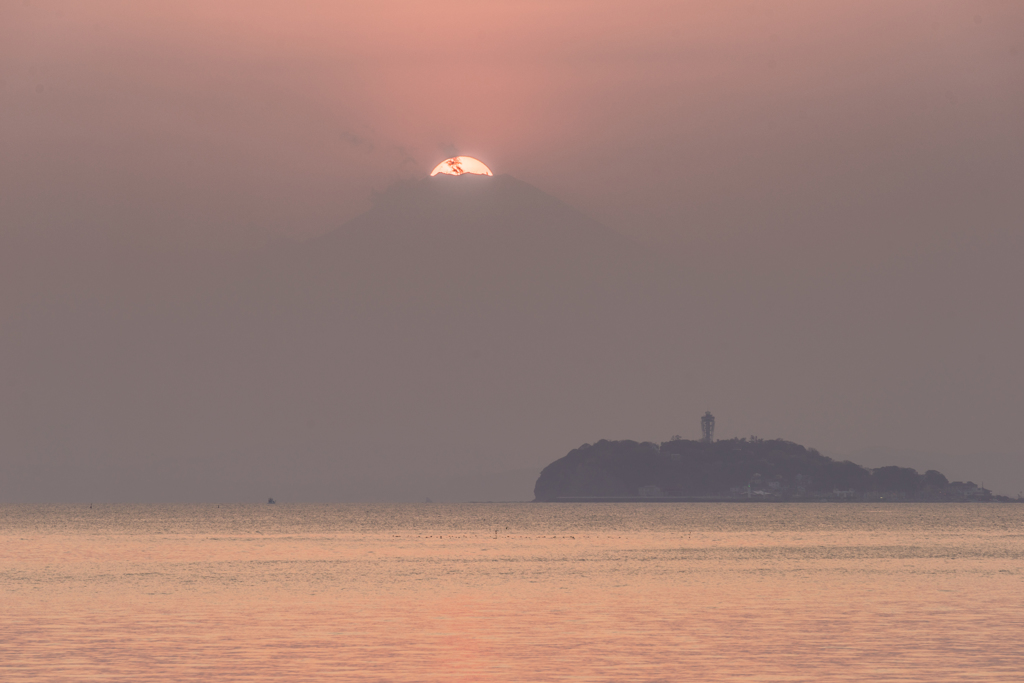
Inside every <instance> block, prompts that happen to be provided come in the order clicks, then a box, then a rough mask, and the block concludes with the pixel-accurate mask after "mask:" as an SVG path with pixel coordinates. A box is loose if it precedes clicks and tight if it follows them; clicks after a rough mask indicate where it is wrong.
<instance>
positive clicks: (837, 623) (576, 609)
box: [0, 504, 1024, 681]
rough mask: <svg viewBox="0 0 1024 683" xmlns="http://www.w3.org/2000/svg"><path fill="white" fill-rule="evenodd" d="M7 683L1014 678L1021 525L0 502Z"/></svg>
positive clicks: (588, 508)
mask: <svg viewBox="0 0 1024 683" xmlns="http://www.w3.org/2000/svg"><path fill="white" fill-rule="evenodd" d="M0 520H2V527H0V601H2V607H3V609H2V616H0V679H2V680H4V681H28V680H32V681H40V680H43V681H46V680H85V679H88V680H133V681H151V680H162V681H166V680H176V681H181V680H194V681H200V680H203V681H211V680H217V681H254V680H270V679H279V680H288V681H314V680H317V681H318V680H324V679H340V680H352V681H382V680H385V681H432V680H445V681H561V680H600V681H622V680H645V681H652V680H666V681H678V680H702V681H732V680H756V681H854V680H856V681H863V680H872V681H882V680H899V681H1011V680H1012V681H1019V680H1021V674H1020V672H1021V671H1024V655H1022V654H1021V647H1020V645H1019V641H1020V634H1021V633H1024V617H1022V611H1021V608H1022V607H1024V598H1022V596H1024V563H1022V561H1021V560H1022V559H1024V506H1017V505H994V504H993V505H941V504H935V505H931V504H915V505H898V504H897V505H868V504H831V505H830V504H823V505H818V504H798V505H775V504H763V505H730V504H611V505H600V504H566V505H559V504H510V505H501V504H480V505H405V506H361V505H352V506H340V505H339V506H328V505H273V506H270V505H262V506H223V507H217V506H130V505H124V506H97V507H95V508H92V509H90V508H89V507H85V506H0Z"/></svg>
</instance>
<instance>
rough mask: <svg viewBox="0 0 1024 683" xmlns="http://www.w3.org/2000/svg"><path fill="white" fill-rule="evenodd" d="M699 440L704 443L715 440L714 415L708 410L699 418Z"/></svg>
mask: <svg viewBox="0 0 1024 683" xmlns="http://www.w3.org/2000/svg"><path fill="white" fill-rule="evenodd" d="M700 440H701V441H703V442H704V443H711V442H712V441H714V440H715V416H714V415H712V414H711V411H710V410H707V411H705V412H704V417H702V418H701V419H700Z"/></svg>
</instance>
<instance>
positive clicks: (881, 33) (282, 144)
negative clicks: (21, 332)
mask: <svg viewBox="0 0 1024 683" xmlns="http://www.w3.org/2000/svg"><path fill="white" fill-rule="evenodd" d="M454 153H461V154H467V155H472V156H475V157H478V158H479V159H481V160H482V161H483V162H484V163H486V164H487V165H488V166H490V168H491V169H492V170H493V171H494V172H495V173H496V174H503V173H507V174H511V175H513V176H515V177H516V178H519V179H521V180H523V181H526V182H528V183H530V184H532V185H535V186H537V187H539V188H540V189H542V190H544V191H545V192H547V193H549V194H552V195H554V196H556V197H559V198H560V199H562V200H564V201H566V202H567V203H569V204H570V205H572V206H574V207H576V208H577V209H579V210H581V211H583V212H584V213H586V214H587V215H589V216H591V217H593V218H595V219H597V220H599V221H601V222H602V223H604V224H605V225H607V226H609V227H610V228H612V229H613V230H616V231H618V232H620V233H623V234H625V235H628V236H630V237H633V238H636V239H638V240H640V241H642V242H646V243H650V244H656V245H659V248H660V250H661V252H662V253H663V254H669V255H675V258H677V259H678V262H679V263H680V264H681V267H684V268H686V269H688V272H690V273H692V276H693V282H695V283H696V284H695V285H694V286H695V287H696V288H697V289H695V290H694V291H703V292H704V294H705V296H706V298H707V304H708V306H709V307H711V308H714V309H716V310H718V311H719V314H720V315H721V316H722V320H723V321H727V320H728V321H734V322H731V323H728V324H735V321H739V320H747V321H749V322H750V324H751V325H752V327H753V331H750V332H749V333H744V334H748V335H749V336H748V342H745V343H747V344H749V345H750V349H753V350H752V351H751V353H750V354H748V355H747V356H745V357H744V358H743V359H739V360H737V359H735V358H733V359H731V360H729V361H725V360H723V361H722V364H723V365H722V367H721V368H718V370H721V372H734V373H738V374H742V373H743V372H746V369H745V368H747V365H746V364H750V367H755V366H756V367H757V368H765V367H769V366H771V367H774V368H775V369H776V370H777V371H778V372H780V373H784V372H787V370H786V369H785V368H787V367H790V366H789V365H787V364H792V368H791V369H792V373H791V374H792V376H793V377H794V380H793V383H792V385H791V386H789V387H788V388H786V389H785V390H784V391H782V393H781V394H780V395H779V396H777V397H776V398H775V399H773V400H769V399H768V398H765V399H764V400H765V401H766V402H769V403H772V404H773V408H772V409H771V410H775V411H776V412H774V413H772V412H771V410H769V409H768V408H764V409H763V410H761V409H759V408H758V407H757V406H756V405H753V404H751V405H742V406H741V405H739V404H737V405H736V406H735V407H734V408H728V409H727V412H729V411H731V412H732V414H733V415H734V416H736V418H735V419H736V421H737V422H736V424H735V427H734V428H735V430H736V431H737V432H738V434H739V435H743V434H745V433H746V432H753V431H758V432H761V433H762V435H763V436H770V435H773V430H777V431H778V432H779V433H778V435H780V436H787V438H794V439H796V440H799V441H801V442H805V443H807V445H809V446H816V447H819V448H821V449H822V450H824V451H826V452H830V453H833V454H836V453H838V454H844V453H855V452H857V451H861V450H864V449H871V448H879V447H883V446H886V445H887V444H888V445H890V446H892V447H893V448H895V449H897V450H902V451H908V452H909V451H915V452H917V451H920V452H924V453H939V454H944V455H943V457H947V458H955V457H961V456H963V457H967V454H968V453H970V454H971V457H978V458H981V459H982V461H983V462H993V463H994V462H1011V461H1014V462H1015V461H1016V460H1019V459H1020V457H1021V450H1020V446H1019V437H1018V434H1017V431H1018V430H1017V424H1018V422H1019V416H1020V415H1021V411H1022V410H1024V393H1022V389H1021V387H1022V386H1024V361H1022V358H1021V354H1020V349H1021V348H1024V323H1022V322H1021V320H1022V316H1020V315H1019V312H1018V311H1019V308H1020V299H1021V295H1022V294H1024V275H1022V271H1024V269H1022V268H1021V267H1020V264H1021V262H1022V257H1024V236H1022V233H1024V231H1022V228H1021V226H1022V225H1024V192H1022V191H1021V187H1022V186H1024V5H1021V4H1020V3H1015V2H995V1H993V2H936V1H930V0H929V1H907V2H899V3H892V2H868V1H858V2H828V3H822V2H773V3H765V2H755V1H745V2H728V1H715V2H644V1H639V2H635V1H634V2H594V1H588V2H520V1H516V2H451V1H441V2H429V3H428V2H366V3H354V2H345V3H337V2H319V3H318V2H288V3H284V2H253V1H249V0H247V1H245V2H242V1H237V2H236V1H213V2H210V1H205V2H174V3H156V4H154V3H136V2H101V1H95V2H93V1H87V2H49V1H46V0H31V1H30V2H5V3H2V4H0V267H2V269H3V275H2V276H0V277H2V279H0V285H3V294H2V295H0V322H2V323H3V324H4V325H5V326H7V327H8V328H10V327H11V326H12V325H14V324H15V323H14V322H13V321H16V320H19V319H20V318H19V317H18V316H24V315H35V314H36V313H39V311H41V310H43V308H45V309H46V310H47V311H48V313H47V314H48V315H49V314H51V313H52V314H53V315H57V313H54V311H55V310H57V309H56V308H55V307H54V305H52V304H50V303H47V304H46V305H45V306H44V304H43V303H41V302H44V301H46V302H49V301H50V299H46V297H44V296H42V295H41V294H40V292H41V291H43V290H46V291H50V290H53V291H64V290H62V289H61V288H65V289H67V291H71V290H75V289H80V288H81V287H80V285H79V284H75V283H77V282H78V280H75V277H77V276H72V275H71V273H76V272H79V270H81V271H82V272H90V273H101V274H98V275H91V276H89V277H91V278H92V279H91V280H89V281H90V282H100V283H105V284H103V286H109V287H111V288H113V289H114V290H119V289H128V290H130V289H131V288H132V283H134V282H136V281H137V280H136V279H132V278H143V277H150V276H151V275H152V273H153V272H158V271H159V267H160V264H165V265H166V264H169V263H171V261H169V260H166V259H169V258H170V257H169V256H166V255H167V254H171V253H177V252H181V251H192V250H197V249H198V250H200V251H201V250H204V249H211V248H216V249H217V250H229V251H231V250H238V249H243V248H247V247H251V246H257V245H262V244H265V243H267V242H268V240H269V241H273V240H276V239H282V238H283V239H288V240H292V239H300V238H308V237H311V236H314V235H319V234H323V233H326V232H328V231H329V230H331V229H333V228H336V227H337V226H339V225H341V224H342V223H344V222H345V221H346V220H349V219H351V218H353V217H355V216H357V215H359V214H361V213H362V212H364V211H366V210H367V209H368V208H369V207H370V206H371V205H372V201H373V195H374V193H377V192H382V191H384V190H385V189H386V188H388V187H389V186H390V185H391V184H392V183H394V182H396V181H400V180H407V179H415V178H419V177H423V176H425V175H427V173H429V171H430V169H431V168H433V167H434V165H436V164H437V163H438V162H440V161H442V160H443V159H444V158H446V157H447V156H450V155H452V154H454ZM125 250H127V251H125ZM133 250H137V251H141V252H145V253H146V254H148V255H149V256H147V258H148V259H151V260H150V261H146V263H148V264H150V265H146V266H139V265H136V266H133V267H135V268H136V269H137V271H138V272H135V273H134V274H131V268H128V269H127V271H128V272H129V274H128V275H123V277H124V278H127V279H125V280H117V277H122V276H120V275H119V276H116V277H115V276H114V275H109V273H108V271H107V270H104V269H105V268H107V265H96V264H98V263H101V264H108V265H109V263H110V262H111V260H112V261H114V262H118V263H121V264H122V265H123V261H124V260H125V259H126V258H127V259H128V260H129V261H130V260H131V259H130V258H128V257H123V256H118V254H123V253H132V254H134V253H137V251H133ZM165 256H166V258H165ZM131 258H134V257H131ZM119 259H120V261H119ZM153 264H156V265H153ZM166 267H168V268H169V267H171V266H166ZM90 269H92V270H90ZM115 270H116V269H115ZM109 272H113V271H109ZM118 272H120V271H118ZM104 273H108V274H104ZM83 277H84V276H83ZM105 278H106V279H105ZM97 286H100V285H97ZM82 291H85V290H82ZM97 291H98V290H97ZM104 291H107V290H104ZM55 296H56V295H55ZM96 296H97V297H100V296H101V295H99V294H96ZM58 298H59V297H58ZM69 315H70V314H69ZM722 324H723V325H724V327H722V329H723V330H726V329H731V328H728V326H727V324H726V323H725V322H723V323H722ZM736 333H737V332H736V330H732V331H730V332H728V333H725V332H723V334H725V335H726V336H728V335H729V334H736ZM26 334H28V332H26ZM40 334H41V333H40ZM793 335H797V338H801V339H805V340H806V339H811V338H813V339H815V340H816V341H815V343H813V344H811V343H809V344H808V346H807V347H806V348H804V347H802V346H800V345H799V344H795V343H794V336H793ZM755 337H757V338H760V339H761V340H762V341H761V342H759V343H755V342H754V341H749V340H752V339H754V338H755ZM733 343H735V342H733ZM29 346H30V347H33V348H34V346H33V345H32V344H30V345H29ZM11 348H13V347H11V346H9V347H8V348H7V350H6V351H5V350H4V349H3V348H0V363H2V364H3V365H4V366H5V367H7V368H8V371H9V374H11V376H14V375H16V374H17V373H18V372H20V371H19V370H17V368H18V367H21V366H23V365H24V364H23V363H22V360H21V359H20V358H18V357H16V355H15V354H14V353H13V352H12V351H10V349H11ZM744 348H746V347H744ZM758 354H763V356H761V355H758ZM40 358H42V356H40ZM39 362H40V363H43V361H42V360H40V361H39ZM804 366H806V367H804ZM709 372H710V370H709ZM801 373H804V374H801ZM826 386H827V387H829V388H830V389H831V390H832V391H834V392H835V393H834V395H833V398H834V399H835V400H836V401H837V403H836V406H842V408H841V409H839V408H837V409H836V410H833V411H832V412H831V413H830V414H829V417H828V418H827V419H826V418H824V417H823V416H822V415H820V414H817V413H815V412H814V410H815V408H814V405H815V401H816V399H815V393H816V392H820V391H822V387H826ZM11 391H12V392H14V390H13V389H12V390H11ZM780 391H781V390H780ZM16 395H17V394H16V392H14V393H11V394H10V396H12V397H14V398H9V400H10V401H12V402H15V403H16V401H17V400H19V399H17V398H16ZM668 396H669V394H668V393H665V394H661V395H659V398H658V399H657V402H659V403H660V402H663V401H666V400H669V399H668V398H667V397H668ZM713 398H715V400H716V401H717V402H718V404H719V405H723V404H728V402H729V401H730V400H740V399H738V398H737V397H736V396H735V392H732V393H730V392H728V391H726V390H725V389H722V392H721V395H720V396H716V397H713ZM680 400H682V399H680ZM686 400H692V401H693V406H692V408H693V410H695V411H697V410H699V411H701V412H702V411H703V409H704V408H705V407H706V406H705V403H706V402H707V395H706V393H705V394H704V395H701V396H700V397H696V396H695V397H690V398H687V399H686ZM751 400H752V399H751ZM759 400H760V399H759ZM741 403H742V401H741ZM698 404H699V405H698ZM11 405H14V403H12V404H11ZM19 405H20V404H19ZM686 408H687V409H690V406H689V405H687V406H686ZM608 410H609V411H610V412H614V411H612V408H611V407H609V408H608ZM759 410H760V411H761V412H759ZM26 414H27V413H26ZM695 414H698V415H699V412H697V413H695ZM783 415H785V416H786V420H787V421H786V424H785V425H782V424H780V421H781V420H782V417H781V416H783ZM12 419H13V418H12ZM26 419H27V418H26ZM631 419H632V418H630V419H626V418H623V421H622V423H621V424H618V425H617V426H616V429H618V430H619V431H621V432H622V433H617V434H602V435H592V434H582V433H580V434H579V438H575V437H573V438H572V439H570V437H568V436H564V439H563V440H564V442H565V443H563V442H562V441H559V442H558V443H557V448H556V447H555V446H551V448H552V450H558V449H560V448H562V446H563V445H567V446H569V447H572V446H575V445H578V444H579V443H582V442H583V441H588V440H593V439H594V438H597V437H598V436H608V437H613V436H621V437H630V436H631V437H633V438H665V437H667V436H669V435H670V433H666V434H650V435H648V434H646V433H641V432H645V430H649V429H655V428H657V429H664V430H669V429H670V427H668V426H665V427H661V424H662V423H660V422H658V423H657V426H656V427H655V423H654V422H644V421H643V420H639V419H637V420H633V421H630V420H631ZM652 419H653V418H652ZM694 424H696V423H694ZM673 431H674V430H673ZM563 453H564V449H563V451H562V452H556V453H552V457H551V458H550V459H554V457H558V456H560V455H562V454H563ZM985 458H989V460H985ZM1015 459H1016V460H1015ZM876 464H877V463H876ZM530 466H533V463H531V464H530ZM1015 467H1016V466H1015ZM999 471H1000V472H1002V471H1004V470H999ZM1005 471H1007V472H1009V470H1005ZM1013 472H1015V473H1016V474H1014V475H1013V476H1016V477H1018V479H1016V480H1014V481H1019V484H1020V485H1021V486H1024V469H1021V468H1020V467H1018V468H1017V469H1014V470H1013ZM1007 476H1009V475H1007ZM1015 485H1016V484H1015ZM1013 492H1014V493H1015V492H1016V490H1015V491H1013Z"/></svg>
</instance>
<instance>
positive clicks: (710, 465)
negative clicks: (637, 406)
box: [534, 414, 1020, 502]
mask: <svg viewBox="0 0 1024 683" xmlns="http://www.w3.org/2000/svg"><path fill="white" fill-rule="evenodd" d="M709 415H710V414H709ZM706 417H707V416H706ZM712 420H713V418H712ZM711 428H712V430H713V421H712V427H711ZM534 496H535V499H536V501H538V502H554V501H563V502H573V501H576V502H596V501H609V502H611V501H631V500H650V501H755V500H756V501H823V500H825V501H907V502H911V501H920V502H956V501H961V502H972V501H973V502H1019V501H1020V499H1019V498H1008V497H1006V496H996V495H993V494H992V492H991V491H990V490H988V489H986V488H984V487H981V486H978V485H977V484H975V483H973V482H970V481H968V482H960V481H954V482H950V481H949V480H948V479H947V478H946V477H945V476H944V475H943V474H942V473H941V472H938V471H936V470H928V471H927V472H925V473H924V474H921V473H919V472H917V470H914V469H912V468H909V467H896V466H889V467H876V468H874V469H869V468H866V467H862V466H861V465H858V464H856V463H853V462H850V461H848V460H846V461H842V462H839V461H836V460H833V459H832V458H829V457H826V456H824V455H822V454H820V453H819V452H818V451H816V450H814V449H813V448H805V447H804V446H801V445H800V444H796V443H793V442H791V441H784V440H782V439H758V438H756V437H752V438H750V439H725V440H718V441H715V440H713V439H712V438H709V435H708V433H707V432H705V439H702V440H701V441H690V440H687V439H682V438H679V437H673V438H672V440H670V441H666V442H664V443H662V444H656V443H651V442H643V443H639V442H636V441H605V440H602V441H598V442H597V443H595V444H584V445H582V446H580V447H579V448H576V449H574V450H572V451H570V452H569V454H568V455H566V456H565V457H563V458H559V459H558V460H556V461H555V462H553V463H551V464H550V465H548V466H547V467H545V468H544V470H543V471H542V472H541V474H540V478H538V479H537V484H536V486H535V487H534Z"/></svg>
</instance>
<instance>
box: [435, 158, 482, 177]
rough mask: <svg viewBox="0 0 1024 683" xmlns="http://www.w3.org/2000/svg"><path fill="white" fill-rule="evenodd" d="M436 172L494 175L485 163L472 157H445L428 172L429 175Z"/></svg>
mask: <svg viewBox="0 0 1024 683" xmlns="http://www.w3.org/2000/svg"><path fill="white" fill-rule="evenodd" d="M438 173H444V174H445V175H462V174H463V173H473V174H475V175H494V174H493V173H491V169H489V168H487V165H486V164H484V162H482V161H480V160H479V159H474V158H473V157H452V158H451V159H445V160H444V161H442V162H441V163H439V164H438V165H437V166H435V167H434V170H433V171H431V172H430V175H431V176H435V175H437V174H438Z"/></svg>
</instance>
